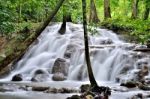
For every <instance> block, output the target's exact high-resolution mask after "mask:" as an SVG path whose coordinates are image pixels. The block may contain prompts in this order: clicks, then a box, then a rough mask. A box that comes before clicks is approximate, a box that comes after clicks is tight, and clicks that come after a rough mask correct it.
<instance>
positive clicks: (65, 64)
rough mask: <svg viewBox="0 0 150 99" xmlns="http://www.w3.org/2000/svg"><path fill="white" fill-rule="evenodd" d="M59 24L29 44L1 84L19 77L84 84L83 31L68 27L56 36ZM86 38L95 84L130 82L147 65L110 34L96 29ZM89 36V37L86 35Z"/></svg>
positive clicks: (145, 57)
mask: <svg viewBox="0 0 150 99" xmlns="http://www.w3.org/2000/svg"><path fill="white" fill-rule="evenodd" d="M60 26H61V23H57V24H53V25H51V26H48V27H47V28H46V29H45V30H44V31H43V33H42V34H41V35H40V36H39V37H38V39H37V41H36V42H35V43H34V44H32V46H31V47H30V49H29V50H28V51H27V52H26V54H25V55H24V57H23V58H22V59H21V60H20V61H19V62H18V63H17V64H16V66H15V67H16V68H15V69H14V70H13V71H12V72H11V73H10V74H9V75H8V76H7V77H5V78H3V79H1V80H0V81H10V80H12V78H13V77H14V76H15V75H18V74H20V75H22V78H23V81H40V82H41V81H51V80H56V81H60V80H61V81H62V80H76V81H77V80H84V81H85V80H87V79H88V75H87V69H86V65H85V58H84V42H83V41H84V39H83V28H82V25H80V24H73V23H67V26H66V33H65V34H63V35H61V34H59V33H58V31H59V29H60ZM96 31H97V34H96V35H95V36H91V35H89V44H90V45H89V48H90V58H91V62H92V68H93V71H94V75H95V77H96V80H98V81H115V80H116V79H117V81H118V80H119V81H124V80H126V79H133V78H134V77H132V76H133V75H134V74H135V71H139V69H140V68H142V66H143V64H144V66H148V67H149V65H150V61H149V60H150V56H149V55H145V54H144V53H140V52H135V51H133V49H134V48H135V47H136V46H137V45H136V44H130V43H126V42H124V41H122V40H120V39H119V38H118V36H117V35H116V34H115V33H113V32H112V31H108V30H106V29H100V28H97V29H96ZM89 34H90V33H89Z"/></svg>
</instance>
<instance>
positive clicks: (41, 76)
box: [31, 69, 49, 82]
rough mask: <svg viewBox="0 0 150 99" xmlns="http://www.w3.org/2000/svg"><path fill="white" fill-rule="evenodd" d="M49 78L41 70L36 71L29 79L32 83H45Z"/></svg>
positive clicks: (45, 72)
mask: <svg viewBox="0 0 150 99" xmlns="http://www.w3.org/2000/svg"><path fill="white" fill-rule="evenodd" d="M48 78H49V74H48V72H47V71H44V70H42V69H38V70H36V71H35V72H34V75H33V77H32V78H31V81H33V82H43V81H46V80H47V79H48Z"/></svg>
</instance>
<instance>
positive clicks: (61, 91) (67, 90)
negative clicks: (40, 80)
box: [45, 88, 79, 93]
mask: <svg viewBox="0 0 150 99" xmlns="http://www.w3.org/2000/svg"><path fill="white" fill-rule="evenodd" d="M45 92H46V93H77V92H79V90H76V89H69V88H59V89H57V88H49V89H48V90H46V91H45Z"/></svg>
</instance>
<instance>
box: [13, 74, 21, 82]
mask: <svg viewBox="0 0 150 99" xmlns="http://www.w3.org/2000/svg"><path fill="white" fill-rule="evenodd" d="M22 80H23V78H22V75H21V74H16V75H14V76H13V77H12V80H11V81H22Z"/></svg>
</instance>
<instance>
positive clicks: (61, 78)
mask: <svg viewBox="0 0 150 99" xmlns="http://www.w3.org/2000/svg"><path fill="white" fill-rule="evenodd" d="M52 80H54V81H64V80H66V77H65V76H64V74H63V73H55V74H54V75H53V76H52Z"/></svg>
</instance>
